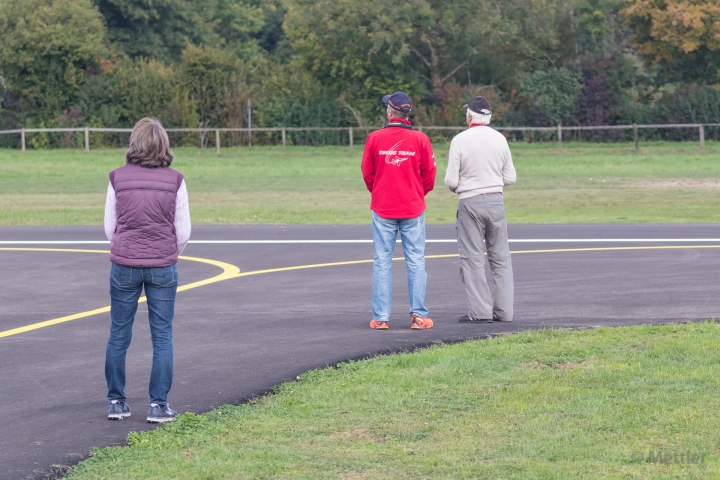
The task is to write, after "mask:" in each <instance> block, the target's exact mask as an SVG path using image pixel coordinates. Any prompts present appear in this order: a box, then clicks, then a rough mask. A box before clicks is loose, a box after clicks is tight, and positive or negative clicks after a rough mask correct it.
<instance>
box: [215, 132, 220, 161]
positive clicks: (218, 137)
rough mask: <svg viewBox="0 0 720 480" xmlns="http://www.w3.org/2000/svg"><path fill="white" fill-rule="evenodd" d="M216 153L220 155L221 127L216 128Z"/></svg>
mask: <svg viewBox="0 0 720 480" xmlns="http://www.w3.org/2000/svg"><path fill="white" fill-rule="evenodd" d="M215 153H216V154H217V155H218V156H220V129H219V128H216V129H215Z"/></svg>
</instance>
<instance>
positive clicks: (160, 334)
mask: <svg viewBox="0 0 720 480" xmlns="http://www.w3.org/2000/svg"><path fill="white" fill-rule="evenodd" d="M177 284H178V274H177V267H176V266H175V265H170V266H167V267H158V268H135V267H133V268H131V267H124V266H122V265H118V264H116V263H113V264H112V267H111V268H110V299H111V303H110V318H111V319H112V325H111V327H110V339H109V340H108V344H107V350H106V352H105V379H106V380H107V386H108V396H107V398H108V400H121V401H125V354H126V353H127V349H128V347H129V346H130V340H131V339H132V326H133V322H134V320H135V312H137V308H138V299H139V298H140V294H141V293H142V290H143V286H144V287H145V295H146V296H147V299H148V302H147V303H148V311H149V315H148V316H149V318H150V333H151V335H152V344H153V362H152V371H151V373H150V403H158V404H166V403H167V395H168V392H169V391H170V387H171V386H172V379H173V345H172V321H173V316H174V315H175V293H176V292H177Z"/></svg>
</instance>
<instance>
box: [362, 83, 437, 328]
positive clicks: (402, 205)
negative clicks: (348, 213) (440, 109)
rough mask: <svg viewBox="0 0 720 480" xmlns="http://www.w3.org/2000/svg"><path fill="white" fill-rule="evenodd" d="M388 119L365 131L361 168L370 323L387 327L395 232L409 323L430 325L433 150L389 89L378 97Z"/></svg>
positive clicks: (405, 100)
mask: <svg viewBox="0 0 720 480" xmlns="http://www.w3.org/2000/svg"><path fill="white" fill-rule="evenodd" d="M382 101H383V103H384V104H385V106H386V108H387V118H388V124H387V125H386V126H385V128H383V129H382V130H378V131H375V132H373V133H371V134H370V136H368V139H367V142H366V143H365V152H364V153H363V159H362V165H361V170H362V173H363V178H364V179H365V185H367V189H368V190H369V191H370V193H372V200H371V202H370V209H371V210H372V232H373V244H374V246H375V260H374V261H373V286H372V314H373V319H372V321H371V322H370V328H374V329H378V330H387V329H388V320H389V319H390V310H391V307H392V257H393V252H394V250H395V242H396V240H397V234H398V231H400V237H401V239H402V246H403V251H404V253H405V263H406V264H407V275H408V294H409V296H410V316H411V318H412V323H411V326H410V328H412V329H413V330H421V329H426V328H432V326H433V322H432V320H430V319H429V318H427V316H428V310H427V308H425V305H424V304H423V303H424V301H425V287H426V285H427V273H425V195H426V194H427V193H428V192H429V191H430V190H432V189H433V187H434V186H435V155H433V151H432V145H431V144H430V139H429V138H428V137H427V135H425V134H423V133H421V132H418V131H414V130H412V129H411V127H410V121H409V120H408V117H409V116H410V111H411V110H412V101H411V100H410V97H408V96H407V94H405V93H403V92H395V93H393V94H392V95H385V96H384V97H383V99H382Z"/></svg>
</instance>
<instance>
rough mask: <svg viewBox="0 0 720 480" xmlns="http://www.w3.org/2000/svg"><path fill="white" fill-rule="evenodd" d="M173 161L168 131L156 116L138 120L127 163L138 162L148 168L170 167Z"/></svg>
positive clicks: (131, 136)
mask: <svg viewBox="0 0 720 480" xmlns="http://www.w3.org/2000/svg"><path fill="white" fill-rule="evenodd" d="M172 161H173V153H172V151H171V150H170V139H168V135H167V132H166V131H165V129H164V128H163V126H162V123H160V120H158V119H157V118H154V117H152V118H151V117H145V118H143V119H141V120H140V121H138V122H137V123H136V124H135V126H134V127H133V131H132V133H131V134H130V148H128V151H127V153H126V154H125V163H137V164H140V165H142V166H143V167H146V168H162V167H169V166H170V164H171V163H172Z"/></svg>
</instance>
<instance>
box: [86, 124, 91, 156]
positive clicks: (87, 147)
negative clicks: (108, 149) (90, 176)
mask: <svg viewBox="0 0 720 480" xmlns="http://www.w3.org/2000/svg"><path fill="white" fill-rule="evenodd" d="M85 151H86V152H89V151H90V129H89V128H88V127H85Z"/></svg>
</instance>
